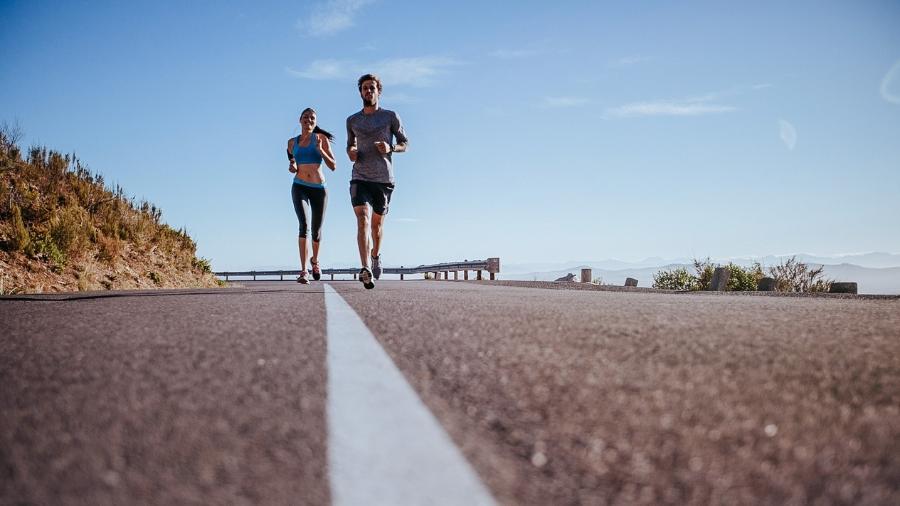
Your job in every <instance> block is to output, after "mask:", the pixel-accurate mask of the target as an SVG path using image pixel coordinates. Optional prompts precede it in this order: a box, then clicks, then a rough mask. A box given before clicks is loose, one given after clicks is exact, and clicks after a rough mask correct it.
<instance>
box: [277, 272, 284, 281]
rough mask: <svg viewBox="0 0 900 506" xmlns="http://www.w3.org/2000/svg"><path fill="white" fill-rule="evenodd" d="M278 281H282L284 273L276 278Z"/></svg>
mask: <svg viewBox="0 0 900 506" xmlns="http://www.w3.org/2000/svg"><path fill="white" fill-rule="evenodd" d="M278 281H284V273H281V275H280V276H278Z"/></svg>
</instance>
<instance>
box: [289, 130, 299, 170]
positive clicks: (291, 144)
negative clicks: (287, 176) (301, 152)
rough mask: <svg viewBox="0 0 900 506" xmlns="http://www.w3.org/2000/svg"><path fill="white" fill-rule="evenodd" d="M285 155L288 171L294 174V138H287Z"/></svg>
mask: <svg viewBox="0 0 900 506" xmlns="http://www.w3.org/2000/svg"><path fill="white" fill-rule="evenodd" d="M287 157H288V162H290V163H289V164H288V172H290V173H291V174H295V173H296V172H297V161H296V160H294V138H293V137H291V138H290V139H288V147H287Z"/></svg>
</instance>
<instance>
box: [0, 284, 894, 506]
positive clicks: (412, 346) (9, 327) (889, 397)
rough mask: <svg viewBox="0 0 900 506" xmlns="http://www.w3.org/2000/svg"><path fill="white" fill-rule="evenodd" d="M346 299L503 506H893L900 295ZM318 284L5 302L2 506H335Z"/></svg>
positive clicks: (0, 317)
mask: <svg viewBox="0 0 900 506" xmlns="http://www.w3.org/2000/svg"><path fill="white" fill-rule="evenodd" d="M329 285H330V286H331V287H333V288H334V290H336V291H337V292H338V294H339V295H340V296H341V297H342V298H343V300H344V301H346V303H347V304H348V305H349V306H350V307H351V308H352V309H353V310H354V311H355V312H356V313H357V314H358V315H359V317H360V318H361V320H362V322H363V323H364V324H365V326H366V327H368V329H369V330H370V331H371V333H372V334H373V335H374V337H375V339H377V341H378V342H379V343H380V344H381V346H382V347H383V349H384V351H385V352H386V353H387V355H388V356H389V357H390V359H392V360H393V362H394V364H395V365H396V366H397V368H398V369H399V371H400V372H401V373H402V375H403V376H404V377H405V379H406V381H408V382H409V384H410V385H411V386H412V389H413V390H414V392H415V393H416V394H417V395H418V396H419V398H420V399H421V401H422V403H424V405H425V406H426V407H427V408H428V409H429V410H430V411H431V413H433V415H434V417H435V418H436V419H437V420H438V421H439V423H440V425H441V426H442V427H443V428H444V429H445V430H446V432H447V434H449V436H450V439H451V440H452V442H453V443H454V444H455V445H456V446H458V448H459V449H460V450H461V453H462V455H463V456H464V457H465V458H466V459H467V460H468V462H469V463H470V464H471V466H472V468H473V469H474V470H475V472H476V473H477V475H478V476H479V477H480V479H481V480H482V481H483V482H484V484H485V485H486V487H487V489H488V490H489V491H490V493H491V494H492V495H493V498H494V499H495V500H496V501H497V502H498V503H500V504H523V505H549V504H553V505H566V504H900V480H898V477H900V300H897V299H884V300H861V299H853V298H849V299H838V298H830V297H810V298H788V297H747V296H740V295H725V296H711V295H704V294H696V295H693V294H667V293H647V292H634V291H628V292H604V291H585V290H546V289H540V288H526V287H517V286H500V285H497V284H490V283H488V282H484V283H474V282H446V281H442V282H435V281H404V282H399V281H382V282H380V283H378V286H377V287H376V289H375V290H370V291H369V290H364V289H363V288H362V286H361V285H360V284H359V283H358V282H331V283H329ZM323 291H324V290H323V286H322V285H321V284H319V283H313V284H311V285H308V286H301V285H296V284H294V283H287V282H281V283H279V282H247V283H244V287H243V288H234V289H223V290H217V291H170V292H151V293H147V292H143V293H140V292H138V293H129V292H120V293H113V294H109V295H112V296H106V295H107V294H94V295H89V296H88V297H87V298H83V297H84V295H73V296H72V297H71V298H69V297H66V296H59V295H57V296H34V297H29V299H31V300H23V299H18V300H14V299H13V300H10V299H6V300H0V389H2V390H0V503H2V504H92V505H93V504H96V505H102V504H133V503H142V504H328V503H329V502H331V493H330V489H329V479H330V477H329V472H330V470H329V464H328V454H329V434H328V429H327V427H328V423H327V420H326V418H327V414H326V412H327V410H326V405H327V403H328V395H329V394H328V388H327V378H328V370H327V369H328V368H327V365H326V364H327V362H326V354H327V349H328V345H327V343H328V339H329V336H328V335H327V332H326V321H327V320H326V318H327V315H326V311H325V294H324V293H323ZM66 299H68V300H66ZM385 409H391V406H385ZM331 436H332V437H333V435H331ZM384 458H385V459H390V458H391V455H385V456H384Z"/></svg>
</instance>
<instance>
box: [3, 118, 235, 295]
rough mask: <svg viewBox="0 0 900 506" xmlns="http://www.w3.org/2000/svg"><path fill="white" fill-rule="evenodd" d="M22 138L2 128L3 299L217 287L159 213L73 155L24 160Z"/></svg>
mask: <svg viewBox="0 0 900 506" xmlns="http://www.w3.org/2000/svg"><path fill="white" fill-rule="evenodd" d="M19 138H21V131H20V130H17V129H16V128H13V127H10V126H9V125H7V124H3V125H0V262H2V263H0V270H2V273H3V276H4V287H3V291H4V292H3V293H12V292H22V291H24V292H41V291H67V290H93V289H99V288H106V289H113V288H145V287H186V286H215V285H217V283H216V279H215V277H214V276H213V275H212V274H211V273H210V268H209V261H208V260H206V259H198V258H197V257H196V252H197V245H196V243H195V242H194V241H193V240H192V239H191V238H190V236H189V235H188V234H187V231H185V230H183V229H182V230H175V229H173V228H172V227H170V226H169V225H167V224H165V223H162V221H161V218H162V211H161V210H160V209H159V208H157V207H156V206H155V205H153V204H151V203H149V202H146V201H140V202H138V201H136V200H135V199H134V198H133V197H128V196H127V195H126V193H125V190H124V189H123V188H122V187H121V186H118V185H116V186H115V187H114V188H110V187H108V186H107V185H106V182H105V181H104V179H103V176H102V175H100V174H95V173H93V172H91V171H90V170H89V169H88V168H87V166H85V165H84V164H83V163H82V162H81V161H80V160H79V159H78V158H77V157H75V156H74V155H63V154H61V153H58V152H56V151H53V150H49V149H47V148H46V147H32V148H30V149H29V150H28V151H27V155H26V156H23V151H22V150H21V149H20V148H19V147H18V145H17V144H16V142H17V141H18V139H19ZM151 272H152V273H153V276H152V278H153V279H151V276H150V275H149V273H151Z"/></svg>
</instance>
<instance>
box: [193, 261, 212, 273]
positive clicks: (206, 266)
mask: <svg viewBox="0 0 900 506" xmlns="http://www.w3.org/2000/svg"><path fill="white" fill-rule="evenodd" d="M192 263H193V266H194V268H195V269H198V270H199V271H200V272H202V273H208V272H212V265H211V264H210V262H209V259H208V258H203V257H201V258H199V259H198V258H194V259H193V262H192Z"/></svg>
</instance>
